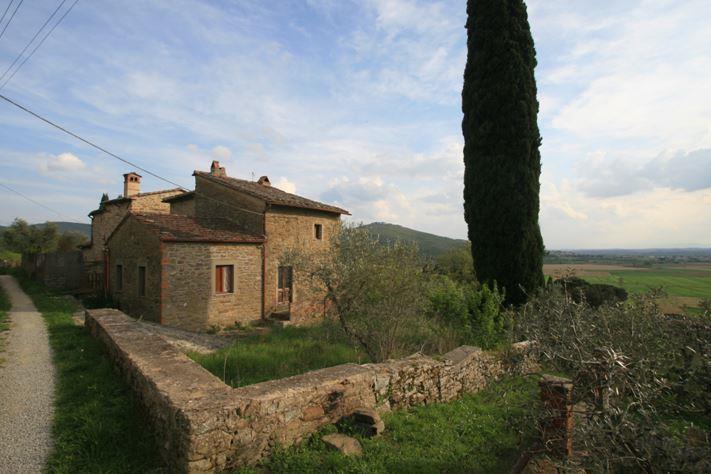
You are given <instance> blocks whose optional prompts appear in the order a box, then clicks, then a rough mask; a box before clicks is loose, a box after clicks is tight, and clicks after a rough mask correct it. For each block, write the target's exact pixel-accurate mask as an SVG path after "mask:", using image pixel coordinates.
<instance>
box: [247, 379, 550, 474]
mask: <svg viewBox="0 0 711 474" xmlns="http://www.w3.org/2000/svg"><path fill="white" fill-rule="evenodd" d="M537 394H538V390H537V384H536V382H535V381H534V380H531V379H523V378H512V379H508V380H505V381H502V382H500V383H498V384H495V385H493V386H492V387H490V388H488V389H486V390H484V391H482V392H480V393H478V394H476V395H466V396H464V397H462V398H460V399H459V400H456V401H454V402H450V403H441V404H434V405H429V406H422V407H417V408H413V409H411V410H409V411H396V412H393V413H390V414H387V415H385V416H384V417H383V420H384V422H385V426H386V428H385V432H384V433H383V434H382V435H381V436H379V437H377V438H370V439H368V438H363V437H361V436H359V435H357V434H353V436H354V437H356V438H358V439H359V441H360V442H361V444H362V445H363V454H362V456H360V457H345V456H343V455H341V454H340V453H336V452H333V451H329V450H328V449H327V448H326V446H325V445H324V443H323V442H322V441H321V436H322V435H324V434H326V433H332V432H335V431H336V427H334V426H328V427H326V428H325V429H324V430H322V431H321V432H319V433H317V434H315V435H314V436H312V437H311V438H309V439H308V440H307V441H305V442H304V443H303V444H302V445H300V446H293V447H291V448H289V449H284V450H279V451H277V452H276V453H275V454H274V455H273V456H272V458H271V459H270V460H268V461H266V462H265V463H264V465H262V466H259V467H258V470H250V469H244V470H242V471H240V472H242V473H248V472H262V471H266V472H272V473H291V472H319V473H321V472H323V473H330V472H333V473H336V472H337V473H364V474H366V473H367V474H376V473H391V472H397V473H418V474H419V473H425V474H426V473H443V472H457V473H460V472H461V473H498V472H502V473H503V472H510V470H511V467H512V466H513V465H514V464H515V463H516V461H517V459H518V455H519V447H520V439H519V436H518V435H517V434H516V429H515V428H514V425H515V424H516V422H517V421H518V422H520V421H521V419H522V417H523V416H524V415H526V413H527V412H528V411H530V410H533V409H535V406H536V402H535V401H536V400H537Z"/></svg>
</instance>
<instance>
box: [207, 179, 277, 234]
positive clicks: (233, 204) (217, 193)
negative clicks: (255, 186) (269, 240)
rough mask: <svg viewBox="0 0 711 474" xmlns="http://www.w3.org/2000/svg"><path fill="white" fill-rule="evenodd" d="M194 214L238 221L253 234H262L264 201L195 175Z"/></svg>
mask: <svg viewBox="0 0 711 474" xmlns="http://www.w3.org/2000/svg"><path fill="white" fill-rule="evenodd" d="M195 195H196V196H195V214H196V215H200V216H214V217H224V218H225V219H232V220H233V221H235V222H239V223H240V224H241V225H242V226H244V228H245V229H247V230H248V231H250V232H253V233H255V234H264V211H265V210H266V208H267V206H266V204H265V203H264V201H261V200H259V199H257V198H255V197H252V196H248V195H245V194H244V193H237V192H235V191H234V190H233V189H230V188H229V187H227V186H225V185H223V184H219V183H215V182H212V181H210V180H208V179H205V178H203V177H202V176H199V175H196V176H195Z"/></svg>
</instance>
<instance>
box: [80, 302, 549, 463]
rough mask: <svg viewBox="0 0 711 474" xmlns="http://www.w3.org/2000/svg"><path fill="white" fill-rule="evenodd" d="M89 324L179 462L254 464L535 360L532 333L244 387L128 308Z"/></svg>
mask: <svg viewBox="0 0 711 474" xmlns="http://www.w3.org/2000/svg"><path fill="white" fill-rule="evenodd" d="M85 324H86V326H87V328H88V329H89V330H90V332H91V334H92V335H93V336H94V337H95V338H97V339H98V340H99V341H101V342H102V343H103V344H104V346H105V347H106V350H107V352H108V354H109V356H110V357H111V358H112V359H113V360H114V362H115V363H116V365H117V366H118V368H119V370H120V372H121V373H122V375H123V376H124V378H125V379H126V380H127V381H128V383H129V385H130V386H131V387H132V389H133V390H134V392H135V393H136V395H137V397H138V399H139V400H140V402H141V404H142V406H143V407H144V409H145V411H146V413H147V415H148V418H149V420H150V422H151V424H152V426H153V429H154V430H155V432H156V435H157V437H158V441H159V446H160V449H161V454H162V456H163V458H164V459H165V461H166V463H167V464H168V465H169V468H170V470H171V472H172V471H177V472H190V473H202V472H214V471H220V470H224V469H229V468H234V467H238V466H245V465H252V464H255V463H257V462H258V461H259V460H260V459H261V458H263V457H264V456H266V455H268V454H269V453H270V452H271V450H272V449H273V448H275V447H276V446H289V445H291V444H294V443H298V442H299V441H301V440H303V439H304V438H306V437H307V436H309V435H310V434H311V433H313V432H315V431H316V430H318V429H319V428H321V427H322V426H325V425H327V424H330V423H335V422H337V421H339V420H340V419H342V418H344V417H346V416H351V415H352V414H354V413H355V412H356V411H357V410H362V409H363V408H371V409H373V410H375V411H376V412H380V413H383V412H387V411H390V410H395V409H402V408H408V407H411V406H415V405H423V404H429V403H436V402H446V401H449V400H452V399H454V398H456V397H457V396H459V395H461V394H463V393H472V392H476V391H478V390H480V389H482V388H483V387H485V386H486V384H487V383H488V382H489V381H491V380H495V379H497V378H500V377H502V376H505V375H509V374H515V373H526V372H530V371H532V370H535V363H534V362H533V360H532V359H531V358H530V357H529V356H528V345H527V344H526V343H520V344H517V345H514V347H513V349H512V351H511V352H501V353H493V352H484V351H482V350H481V349H479V348H476V347H470V346H462V347H459V348H458V349H455V350H454V351H451V352H449V353H447V354H445V355H443V356H441V357H439V358H432V357H427V356H423V355H413V356H410V357H408V358H405V359H400V360H393V361H387V362H384V363H380V364H365V365H357V364H343V365H339V366H335V367H330V368H326V369H321V370H316V371H313V372H308V373H305V374H302V375H297V376H294V377H288V378H285V379H281V380H273V381H269V382H263V383H259V384H255V385H250V386H247V387H242V388H237V389H234V388H231V387H229V386H227V385H226V384H224V383H223V382H222V381H221V380H219V379H218V378H217V377H215V376H214V375H212V374H211V373H210V372H208V371H207V370H205V369H204V368H202V367H201V366H199V365H198V364H196V363H195V362H193V361H192V360H190V359H189V358H188V357H187V356H185V355H184V354H182V353H180V352H179V351H177V350H176V349H175V348H173V347H172V346H171V345H170V344H168V343H167V342H166V341H165V340H163V339H161V338H160V337H159V336H157V335H155V334H148V333H146V332H144V331H141V330H140V328H138V327H137V323H136V321H134V320H133V319H131V318H129V317H128V316H126V315H125V314H123V313H121V312H120V311H118V310H113V309H99V310H87V312H86V323H85Z"/></svg>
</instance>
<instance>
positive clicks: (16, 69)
mask: <svg viewBox="0 0 711 474" xmlns="http://www.w3.org/2000/svg"><path fill="white" fill-rule="evenodd" d="M65 1H66V0H62V3H61V4H60V5H59V7H57V10H59V8H60V7H61V6H62V5H63V4H64V2H65ZM77 3H79V0H74V3H72V4H71V6H70V7H69V8H68V9H67V11H65V12H64V14H63V15H62V16H61V17H60V18H59V20H58V21H57V23H55V24H54V26H52V28H51V29H50V30H49V31H48V32H47V34H46V35H44V37H43V38H42V39H41V40H40V42H39V43H37V46H35V47H34V49H33V50H32V52H30V54H29V55H28V56H27V57H26V58H25V59H24V60H23V61H22V62H21V63H20V65H19V66H17V68H15V70H14V71H13V72H12V74H11V75H10V77H8V78H7V79H6V80H5V82H3V83H2V85H0V90H2V89H3V88H4V87H5V86H6V85H7V83H8V82H10V81H11V80H12V78H13V77H15V74H17V71H19V70H20V69H21V68H22V66H24V65H25V63H26V62H27V61H29V60H30V58H31V57H32V55H33V54H35V52H36V51H37V50H38V49H39V48H40V46H42V44H44V42H45V40H46V39H47V38H48V37H49V35H51V34H52V32H53V31H54V29H55V28H57V27H58V26H59V24H60V23H61V22H62V20H64V18H66V16H67V15H69V12H71V11H72V9H73V8H74V5H76V4H77ZM57 10H55V11H54V13H52V16H54V14H55V13H57ZM51 18H52V17H50V19H51ZM47 21H49V20H47ZM45 24H46V23H45ZM42 29H44V25H42V28H40V31H41V30H42ZM37 33H38V34H39V31H38V32H37ZM35 36H37V35H35ZM32 41H34V38H32ZM28 46H29V44H28ZM23 52H24V50H23ZM13 64H14V63H13ZM11 67H12V66H11ZM5 74H7V71H5V73H4V74H3V77H4V76H5Z"/></svg>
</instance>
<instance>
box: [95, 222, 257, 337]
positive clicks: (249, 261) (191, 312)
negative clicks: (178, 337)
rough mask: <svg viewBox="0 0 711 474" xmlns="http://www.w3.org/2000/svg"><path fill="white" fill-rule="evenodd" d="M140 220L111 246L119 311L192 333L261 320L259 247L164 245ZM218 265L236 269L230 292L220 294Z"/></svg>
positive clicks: (122, 229) (122, 228)
mask: <svg viewBox="0 0 711 474" xmlns="http://www.w3.org/2000/svg"><path fill="white" fill-rule="evenodd" d="M137 216H142V215H141V214H129V215H127V216H126V218H124V221H122V223H121V224H120V225H119V226H118V227H117V228H116V230H115V231H114V233H113V234H112V236H111V238H110V239H109V241H108V244H107V247H108V255H109V261H110V268H109V275H110V294H111V296H112V298H113V300H114V302H115V303H116V304H117V305H118V307H119V308H121V309H122V310H124V311H126V312H127V313H128V314H131V315H132V316H134V317H136V318H141V319H146V320H149V321H154V322H158V323H161V324H166V325H169V326H174V327H179V328H182V329H187V330H190V331H205V330H207V329H210V328H211V327H214V326H218V327H226V326H232V325H234V324H235V323H252V322H256V321H259V319H260V318H261V315H262V312H261V308H262V274H261V273H262V265H261V262H262V252H263V245H262V244H261V243H236V242H232V243H219V242H195V241H185V242H180V241H177V242H176V241H164V240H163V239H162V238H163V237H164V236H165V232H161V231H158V230H156V229H154V228H151V227H149V226H146V225H145V224H143V223H142V222H141V220H140V219H139V218H138V217H137ZM152 216H155V215H152ZM154 218H155V217H154ZM188 222H191V221H189V220H188ZM217 265H232V267H233V269H234V272H233V277H234V279H233V281H234V288H233V291H232V292H229V293H218V292H217V291H216V286H215V270H216V266H217ZM119 267H120V270H119ZM139 267H143V268H144V269H145V272H144V275H145V286H144V288H145V291H144V292H143V293H144V294H141V291H139V276H138V272H139V270H138V269H139ZM119 273H121V276H119ZM120 278H121V281H119V279H120Z"/></svg>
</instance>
